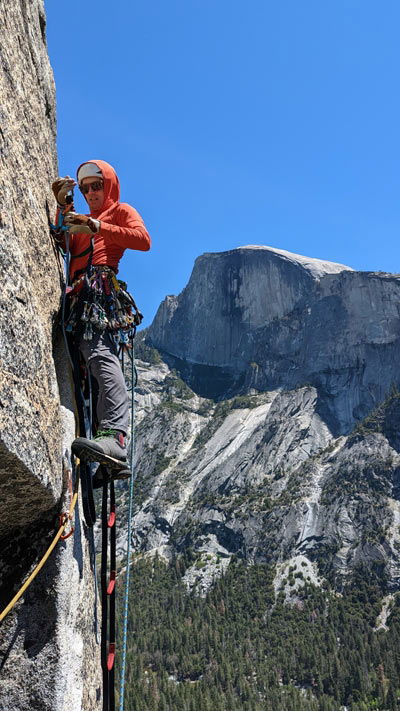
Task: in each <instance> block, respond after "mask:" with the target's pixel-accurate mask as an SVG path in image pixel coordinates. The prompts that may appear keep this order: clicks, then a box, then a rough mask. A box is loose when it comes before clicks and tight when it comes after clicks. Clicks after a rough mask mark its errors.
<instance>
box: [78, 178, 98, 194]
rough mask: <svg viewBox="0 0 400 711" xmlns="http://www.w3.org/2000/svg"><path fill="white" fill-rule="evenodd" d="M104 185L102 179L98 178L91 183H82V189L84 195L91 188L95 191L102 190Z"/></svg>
mask: <svg viewBox="0 0 400 711" xmlns="http://www.w3.org/2000/svg"><path fill="white" fill-rule="evenodd" d="M102 187H103V183H102V182H101V180H96V181H95V182H94V183H89V185H81V188H80V191H81V193H82V195H87V194H88V192H89V190H90V188H92V190H94V192H97V191H98V190H101V189H102Z"/></svg>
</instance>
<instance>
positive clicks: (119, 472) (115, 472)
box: [92, 464, 132, 489]
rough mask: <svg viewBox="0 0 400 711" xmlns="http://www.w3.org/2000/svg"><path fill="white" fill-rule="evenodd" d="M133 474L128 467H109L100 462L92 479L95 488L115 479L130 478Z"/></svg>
mask: <svg viewBox="0 0 400 711" xmlns="http://www.w3.org/2000/svg"><path fill="white" fill-rule="evenodd" d="M131 474H132V472H131V470H130V469H129V468H128V467H126V468H125V469H108V468H107V467H106V466H105V465H104V464H100V466H99V467H98V468H97V470H96V473H95V474H94V476H93V479H92V485H93V489H99V488H100V487H101V486H104V484H107V483H108V482H110V481H111V480H114V479H129V477H130V476H131Z"/></svg>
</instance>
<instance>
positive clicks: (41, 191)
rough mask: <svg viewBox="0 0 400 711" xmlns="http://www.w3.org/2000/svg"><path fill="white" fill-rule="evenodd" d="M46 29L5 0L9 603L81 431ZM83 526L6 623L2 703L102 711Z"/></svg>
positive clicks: (1, 536) (33, 556) (4, 484)
mask: <svg viewBox="0 0 400 711" xmlns="http://www.w3.org/2000/svg"><path fill="white" fill-rule="evenodd" d="M45 26H46V20H45V14H44V6H43V1H42V0H30V2H27V1H26V0H7V1H6V0H0V32H1V46H0V59H1V72H0V95H1V102H0V157H1V160H0V183H1V187H0V273H1V283H0V550H1V555H0V580H1V583H0V608H1V609H3V608H4V607H5V605H6V604H7V603H8V602H9V601H10V599H11V597H12V596H13V594H14V593H15V592H16V591H17V590H18V589H19V588H20V586H21V583H22V582H23V581H24V579H25V577H26V576H27V574H28V573H29V572H30V571H31V570H32V568H33V567H34V565H35V564H36V563H37V562H38V560H39V559H40V557H41V555H42V554H43V553H44V551H45V550H46V548H47V545H48V544H49V542H50V540H51V537H52V536H53V535H54V532H55V529H54V523H55V514H56V513H57V512H58V511H60V510H65V508H66V507H67V505H68V501H64V499H63V497H62V493H63V488H65V487H63V458H64V461H65V463H67V459H66V458H65V454H66V452H67V450H68V446H69V443H70V441H71V438H72V437H73V436H74V415H73V406H72V402H71V394H70V391H69V385H68V375H67V367H66V359H65V354H64V352H63V349H62V345H61V344H60V343H57V339H58V336H57V329H56V321H57V314H58V310H59V305H60V296H61V282H62V270H61V265H60V263H59V260H58V258H57V256H56V254H55V252H54V249H53V246H52V242H51V239H50V236H49V231H48V225H47V216H46V202H47V200H49V201H51V202H50V205H51V210H53V200H52V198H51V195H50V193H49V184H50V182H51V180H52V179H54V177H55V176H56V175H57V160H56V148H55V131H56V121H55V90H54V82H53V75H52V71H51V68H50V64H49V60H48V56H47V48H46V38H45ZM56 371H57V372H56ZM66 468H67V467H64V469H65V472H64V473H66ZM65 483H66V482H65ZM75 526H76V529H77V531H76V534H75V538H70V539H68V540H67V541H65V543H61V544H60V545H59V547H58V549H57V550H56V552H55V553H53V555H52V557H51V559H50V560H49V561H48V563H47V564H46V566H45V568H44V569H43V571H42V572H41V573H40V574H39V576H38V577H37V579H36V580H35V582H34V583H33V585H32V586H31V587H30V588H29V590H28V592H27V593H26V594H25V595H24V597H23V598H22V600H21V601H20V602H19V603H18V604H17V606H16V607H15V608H14V610H13V611H12V612H11V613H10V614H9V615H8V616H7V617H6V619H5V621H4V622H3V623H2V626H1V631H0V660H1V661H0V666H1V670H2V671H1V677H0V709H4V710H6V709H7V710H8V709H13V710H14V711H22V710H23V711H26V709H30V710H33V709H35V710H36V709H37V710H38V711H39V709H40V711H62V710H64V709H65V710H66V709H68V710H69V711H78V710H79V709H81V708H82V709H83V708H85V710H87V709H97V708H99V704H100V701H99V698H100V690H99V687H100V683H99V673H98V672H99V669H98V664H97V659H98V657H99V652H98V648H97V647H96V644H95V642H94V638H93V604H94V594H93V574H92V571H91V569H90V562H89V560H90V558H89V550H88V541H87V540H85V538H84V537H83V538H82V540H81V534H82V533H83V531H82V529H81V526H80V524H79V515H78V514H77V517H76V521H75Z"/></svg>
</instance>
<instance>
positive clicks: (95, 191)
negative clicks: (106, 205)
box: [81, 176, 104, 211]
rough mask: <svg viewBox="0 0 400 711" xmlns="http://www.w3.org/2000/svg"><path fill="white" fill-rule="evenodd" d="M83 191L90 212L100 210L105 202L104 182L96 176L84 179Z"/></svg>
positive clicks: (82, 183)
mask: <svg viewBox="0 0 400 711" xmlns="http://www.w3.org/2000/svg"><path fill="white" fill-rule="evenodd" d="M81 189H82V192H83V193H84V196H85V200H86V202H87V204H88V205H89V207H90V210H91V211H92V210H100V209H101V207H102V205H103V202H104V187H103V181H102V180H101V179H100V178H96V177H95V176H93V177H90V178H83V180H82V182H81Z"/></svg>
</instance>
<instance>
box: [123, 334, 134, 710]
mask: <svg viewBox="0 0 400 711" xmlns="http://www.w3.org/2000/svg"><path fill="white" fill-rule="evenodd" d="M130 358H131V441H130V468H131V478H130V484H129V505H128V532H127V546H126V578H125V592H124V607H123V610H124V612H123V621H122V647H121V675H120V685H119V711H124V702H125V698H124V697H125V675H126V650H127V639H128V606H129V583H130V569H131V536H132V509H133V485H134V480H135V478H134V471H133V458H134V455H135V385H136V382H137V371H136V368H135V352H134V348H133V343H132V352H131V353H130Z"/></svg>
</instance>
